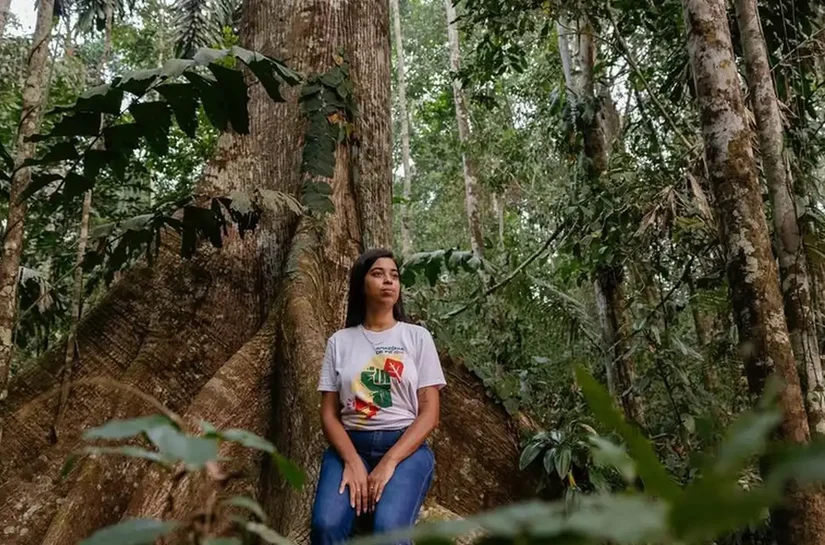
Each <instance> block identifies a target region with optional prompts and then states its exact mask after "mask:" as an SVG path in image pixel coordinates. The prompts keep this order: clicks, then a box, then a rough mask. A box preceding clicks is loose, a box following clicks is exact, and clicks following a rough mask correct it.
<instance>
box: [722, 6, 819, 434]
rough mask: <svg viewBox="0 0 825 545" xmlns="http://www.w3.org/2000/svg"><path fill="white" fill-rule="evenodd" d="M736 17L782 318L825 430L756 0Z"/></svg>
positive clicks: (807, 293) (814, 419)
mask: <svg viewBox="0 0 825 545" xmlns="http://www.w3.org/2000/svg"><path fill="white" fill-rule="evenodd" d="M736 17H737V20H738V21H739V32H740V34H741V36H742V48H743V50H744V53H745V67H746V69H747V74H748V88H749V89H750V93H751V104H752V106H753V112H754V114H755V116H756V126H757V128H758V131H757V132H758V135H759V151H760V155H761V158H762V170H763V172H764V174H765V180H766V181H767V182H768V188H769V189H770V193H771V201H772V204H773V221H774V237H775V239H776V248H777V254H778V257H779V278H780V279H781V281H782V295H783V298H784V305H785V318H786V319H787V321H788V332H789V333H790V337H791V346H792V348H793V352H794V356H795V357H796V361H797V365H798V366H799V368H800V369H804V370H805V378H806V380H805V381H804V385H805V394H806V395H805V399H806V401H807V405H806V407H807V409H808V422H809V424H810V427H811V429H812V430H815V431H817V432H818V433H825V376H823V373H822V363H821V362H820V359H819V345H818V343H817V337H816V323H815V321H814V314H813V308H812V305H811V281H810V276H809V274H808V266H807V263H806V257H805V251H804V245H803V240H802V232H801V230H800V225H799V222H798V221H797V219H796V217H797V214H796V204H795V202H794V196H793V193H792V188H791V183H790V180H788V170H787V168H786V165H785V151H784V147H785V146H784V142H783V139H784V130H783V128H782V119H781V118H780V117H779V105H778V104H777V99H776V92H775V91H774V86H773V78H772V77H771V67H770V63H769V62H768V53H767V51H766V48H765V37H764V36H763V35H762V27H761V25H760V22H759V12H758V10H757V6H756V0H736Z"/></svg>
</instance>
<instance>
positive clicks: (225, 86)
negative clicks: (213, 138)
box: [209, 63, 249, 134]
mask: <svg viewBox="0 0 825 545" xmlns="http://www.w3.org/2000/svg"><path fill="white" fill-rule="evenodd" d="M209 71H210V72H212V74H213V75H214V76H215V79H216V80H217V87H218V88H219V89H220V90H221V93H222V101H223V104H224V108H225V110H226V111H227V114H228V117H229V122H230V123H231V124H232V128H233V129H235V132H237V133H238V134H249V110H248V109H247V104H248V103H249V94H248V93H247V92H246V83H245V82H244V79H243V74H242V73H241V71H240V70H233V69H232V68H226V67H225V66H221V65H219V64H214V63H211V64H209Z"/></svg>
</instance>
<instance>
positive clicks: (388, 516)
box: [310, 430, 435, 545]
mask: <svg viewBox="0 0 825 545" xmlns="http://www.w3.org/2000/svg"><path fill="white" fill-rule="evenodd" d="M348 433H349V436H350V439H352V443H353V445H354V446H355V450H356V451H357V452H358V454H359V455H360V456H361V459H362V460H364V465H365V466H366V468H367V473H369V472H371V471H372V470H373V468H374V467H375V466H376V465H378V462H379V461H381V457H382V456H384V454H386V453H387V451H388V450H390V448H391V447H392V446H393V445H394V444H395V442H396V441H398V439H399V438H400V437H401V435H402V434H403V433H404V431H403V430H398V431H350V432H348ZM434 468H435V457H434V456H433V452H432V450H430V447H429V446H427V444H426V443H425V444H423V445H421V446H420V447H419V448H418V450H416V451H415V452H413V453H412V454H411V455H410V456H408V457H407V458H406V459H405V460H403V461H402V462H401V463H400V464H398V467H396V468H395V473H393V476H392V478H391V479H390V481H389V482H388V483H387V485H386V487H385V488H384V493H383V494H382V496H381V500H380V501H379V502H378V504H377V505H376V506H375V512H374V513H370V515H371V516H372V520H373V531H374V532H375V533H376V534H379V533H384V532H389V531H393V530H399V529H402V528H407V527H409V526H412V525H413V524H414V523H415V519H416V517H418V511H419V510H420V509H421V504H422V503H424V496H426V494H427V490H428V489H429V488H430V483H431V482H432V479H433V469H434ZM343 474H344V462H343V460H342V459H341V457H340V456H339V455H338V453H337V452H336V451H335V449H333V448H328V449H327V450H326V451H325V452H324V457H323V459H322V461H321V474H320V476H319V478H318V488H317V490H316V492H315V504H314V505H313V507H312V525H311V532H310V545H335V544H338V543H341V542H344V541H347V540H348V539H350V537H351V534H352V529H353V525H354V524H355V509H354V508H353V507H352V506H351V505H350V493H349V489H346V490H344V493H343V494H339V493H338V489H339V487H340V485H341V478H342V477H343ZM362 516H365V515H362ZM401 543H409V542H401Z"/></svg>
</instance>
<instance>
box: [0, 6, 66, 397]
mask: <svg viewBox="0 0 825 545" xmlns="http://www.w3.org/2000/svg"><path fill="white" fill-rule="evenodd" d="M53 10H54V0H42V1H41V2H40V3H39V4H38V7H37V22H36V24H35V28H34V35H33V36H32V48H31V52H30V53H29V65H28V68H27V73H26V82H25V84H24V87H23V111H22V113H21V114H20V125H19V126H18V131H17V145H16V148H15V149H16V150H17V151H16V156H15V161H14V164H15V165H16V168H17V169H18V170H16V171H15V173H14V175H13V176H12V181H11V191H10V192H9V212H8V219H7V220H6V231H5V233H4V236H3V257H2V260H0V401H2V400H3V399H5V397H6V394H7V393H8V390H7V387H8V380H9V370H10V367H11V360H12V356H13V354H14V324H15V320H16V317H17V281H18V278H17V277H18V274H19V273H18V271H19V269H20V260H21V257H22V255H23V230H24V226H25V221H26V210H27V208H28V207H27V203H26V202H25V201H21V199H20V196H21V195H22V194H23V191H24V190H25V189H26V187H27V186H28V185H29V181H30V180H31V169H30V168H20V165H22V164H23V162H24V161H25V160H26V159H29V158H31V157H34V151H35V144H34V143H33V142H29V141H28V140H27V139H28V137H29V136H31V135H33V134H34V133H35V132H36V131H37V125H38V120H39V117H40V109H41V108H42V102H43V85H44V83H45V78H46V65H47V62H48V58H49V38H50V36H51V30H52V12H53Z"/></svg>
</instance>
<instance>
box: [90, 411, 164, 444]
mask: <svg viewBox="0 0 825 545" xmlns="http://www.w3.org/2000/svg"><path fill="white" fill-rule="evenodd" d="M171 425H172V422H171V421H170V420H169V419H168V418H166V417H165V416H162V415H158V414H153V415H151V416H144V417H141V418H132V419H129V420H110V421H109V422H107V423H105V424H104V425H102V426H98V427H96V428H90V429H88V430H86V431H85V432H83V438H84V439H125V438H127V437H134V436H135V435H140V434H141V433H146V432H147V431H149V430H151V429H153V428H157V427H160V426H171Z"/></svg>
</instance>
